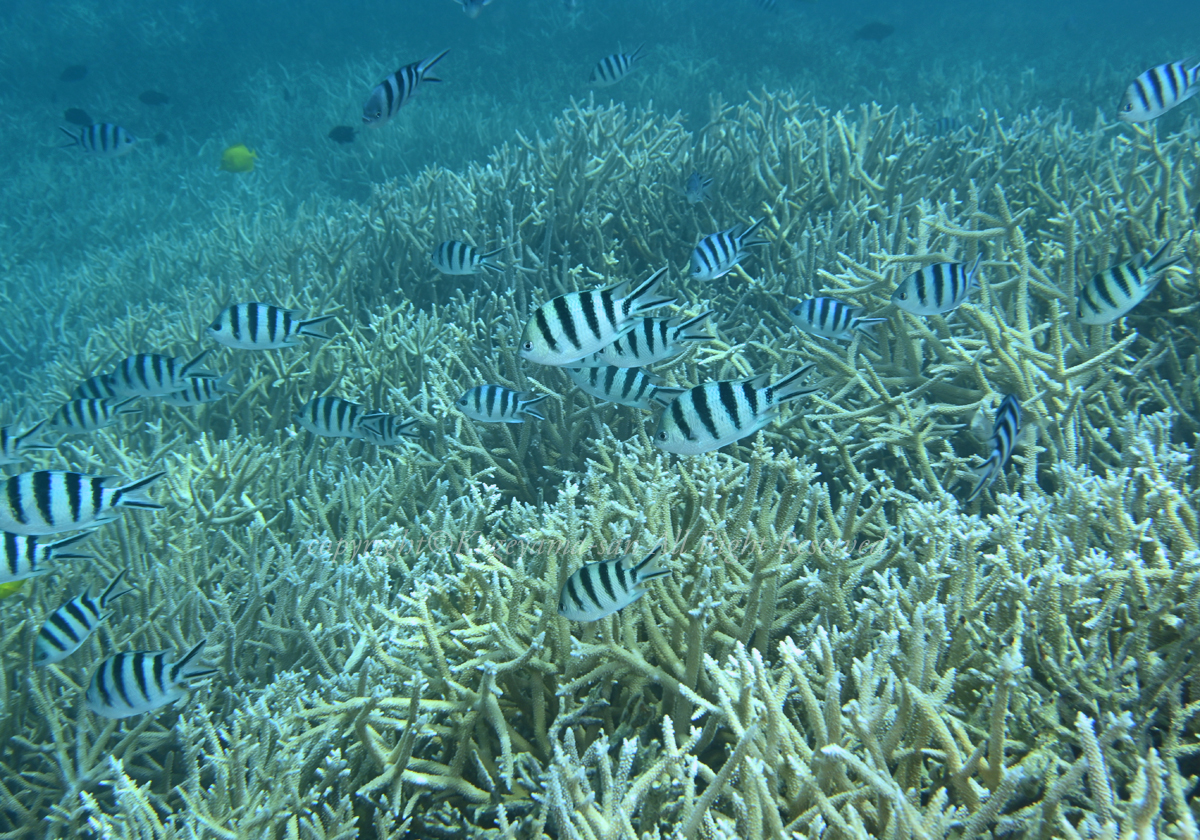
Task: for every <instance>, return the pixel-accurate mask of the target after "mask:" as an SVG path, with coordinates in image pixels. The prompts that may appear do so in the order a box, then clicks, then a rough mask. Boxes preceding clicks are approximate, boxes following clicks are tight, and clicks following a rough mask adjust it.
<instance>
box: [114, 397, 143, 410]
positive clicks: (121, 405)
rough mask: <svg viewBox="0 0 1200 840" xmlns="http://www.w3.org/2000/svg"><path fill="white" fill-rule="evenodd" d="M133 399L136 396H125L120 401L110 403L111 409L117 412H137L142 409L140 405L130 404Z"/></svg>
mask: <svg viewBox="0 0 1200 840" xmlns="http://www.w3.org/2000/svg"><path fill="white" fill-rule="evenodd" d="M135 400H137V397H126V398H125V399H123V400H121V401H120V402H115V403H113V404H112V408H113V411H114V412H115V413H117V414H137V413H138V412H139V411H141V410H142V409H141V407H140V406H136V405H130V403H131V402H134V401H135Z"/></svg>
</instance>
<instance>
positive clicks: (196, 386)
mask: <svg viewBox="0 0 1200 840" xmlns="http://www.w3.org/2000/svg"><path fill="white" fill-rule="evenodd" d="M231 376H233V374H232V373H227V374H225V375H224V376H222V377H221V378H220V379H190V380H188V385H187V387H186V388H184V389H183V390H182V391H172V392H171V393H170V394H166V395H164V396H162V397H160V399H161V400H162V401H163V402H165V403H166V404H167V405H176V406H179V407H180V408H187V407H188V406H193V405H203V404H204V403H210V402H216V401H217V400H219V399H221V398H222V397H224V396H225V395H227V394H237V393H240V392H239V391H238V389H237V388H234V387H233V386H232V385H230V384H229V377H231Z"/></svg>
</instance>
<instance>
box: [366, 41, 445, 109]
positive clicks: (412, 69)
mask: <svg viewBox="0 0 1200 840" xmlns="http://www.w3.org/2000/svg"><path fill="white" fill-rule="evenodd" d="M448 52H450V50H442V51H441V52H440V53H438V54H437V55H434V56H430V57H429V58H427V59H425V60H424V61H418V62H416V63H415V64H406V65H404V66H403V67H401V68H400V69H399V70H397V71H396V72H395V73H393V74H392V75H390V76H388V77H387V78H386V79H384V80H383V81H382V82H380V83H379V84H377V85H375V88H374V89H373V90H372V91H371V95H370V96H369V97H368V98H367V104H365V105H363V122H364V123H365V124H367V125H375V126H380V125H383V124H384V123H386V122H387V121H388V120H390V119H391V118H392V117H394V116H396V112H397V111H399V110H400V108H401V107H403V105H404V104H405V103H406V102H408V100H410V99H412V97H413V94H414V93H416V92H417V87H418V86H420V85H421V83H422V82H440V81H441V79H439V78H438V77H437V76H432V75H430V73H429V68H431V67H433V65H435V64H437V63H438V62H439V61H441V60H442V57H443V56H445V55H446V53H448Z"/></svg>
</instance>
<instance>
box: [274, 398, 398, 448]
mask: <svg viewBox="0 0 1200 840" xmlns="http://www.w3.org/2000/svg"><path fill="white" fill-rule="evenodd" d="M381 416H383V413H382V412H379V411H368V410H367V409H365V408H363V407H362V406H361V405H359V404H358V403H352V402H350V400H344V399H342V398H341V397H313V398H312V399H311V400H309V401H308V402H306V403H305V404H304V407H303V408H301V409H300V410H299V411H298V412H296V414H294V415H293V419H295V421H296V422H297V423H299V424H300V425H301V427H303V428H305V429H307V430H308V431H310V432H312V433H313V434H314V435H321V436H322V437H340V438H353V439H355V440H366V437H365V435H364V433H363V428H362V424H363V421H364V420H369V419H371V418H375V417H381Z"/></svg>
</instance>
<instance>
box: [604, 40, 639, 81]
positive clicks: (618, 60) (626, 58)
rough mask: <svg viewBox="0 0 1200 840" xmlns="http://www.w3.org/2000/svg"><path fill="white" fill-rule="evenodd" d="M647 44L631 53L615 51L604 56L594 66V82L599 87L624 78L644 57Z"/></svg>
mask: <svg viewBox="0 0 1200 840" xmlns="http://www.w3.org/2000/svg"><path fill="white" fill-rule="evenodd" d="M645 46H646V45H645V44H641V45H639V46H638V48H637V49H636V50H634V51H633V52H631V53H613V54H612V55H606V56H604V58H602V59H600V61H599V62H597V64H596V66H595V67H593V68H592V84H594V85H596V86H597V87H607V86H608V85H615V84H616V83H617V82H619V81H621V80H622V79H624V78H625V77H626V76H628V75H629V73H630V71H632V70H633V65H634V63H635V62H637V60H638V59H639V58H641V57H642V48H643V47H645Z"/></svg>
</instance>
